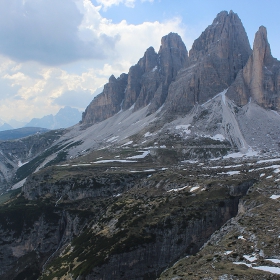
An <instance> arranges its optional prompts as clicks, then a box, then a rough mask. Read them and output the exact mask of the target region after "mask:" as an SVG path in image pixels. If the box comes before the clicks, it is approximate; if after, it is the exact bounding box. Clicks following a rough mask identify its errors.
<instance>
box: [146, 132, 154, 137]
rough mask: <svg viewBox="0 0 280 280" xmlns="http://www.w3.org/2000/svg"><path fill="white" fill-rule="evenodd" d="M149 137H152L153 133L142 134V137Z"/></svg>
mask: <svg viewBox="0 0 280 280" xmlns="http://www.w3.org/2000/svg"><path fill="white" fill-rule="evenodd" d="M149 136H153V133H150V132H146V133H145V134H144V137H149Z"/></svg>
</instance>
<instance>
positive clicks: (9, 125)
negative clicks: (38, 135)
mask: <svg viewBox="0 0 280 280" xmlns="http://www.w3.org/2000/svg"><path fill="white" fill-rule="evenodd" d="M81 119H82V112H80V111H79V110H78V109H75V108H71V107H69V106H66V107H64V108H62V109H60V110H59V111H58V113H57V114H56V115H52V114H51V115H47V116H44V117H42V118H33V119H32V120H31V121H30V122H28V123H26V122H21V121H17V120H14V119H12V120H9V121H7V122H6V121H4V120H1V119H0V131H6V130H12V129H17V128H22V127H35V128H36V129H38V128H40V127H42V128H46V129H59V128H66V127H70V126H72V125H74V124H76V123H78V122H79V121H80V120H81ZM17 138H18V137H17ZM0 139H2V138H0ZM9 139H10V138H9Z"/></svg>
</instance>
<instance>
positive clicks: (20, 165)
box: [18, 160, 29, 167]
mask: <svg viewBox="0 0 280 280" xmlns="http://www.w3.org/2000/svg"><path fill="white" fill-rule="evenodd" d="M28 162H29V161H26V162H23V163H22V162H21V161H20V160H19V161H18V167H22V166H23V165H25V164H26V163H28Z"/></svg>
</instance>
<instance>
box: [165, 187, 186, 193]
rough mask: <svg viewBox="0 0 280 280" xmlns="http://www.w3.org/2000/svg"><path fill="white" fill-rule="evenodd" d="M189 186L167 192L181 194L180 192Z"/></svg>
mask: <svg viewBox="0 0 280 280" xmlns="http://www.w3.org/2000/svg"><path fill="white" fill-rule="evenodd" d="M188 187H189V186H185V187H182V188H178V189H171V190H168V191H167V192H179V191H182V190H184V189H186V188H188Z"/></svg>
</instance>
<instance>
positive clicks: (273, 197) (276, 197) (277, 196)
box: [270, 194, 280, 199]
mask: <svg viewBox="0 0 280 280" xmlns="http://www.w3.org/2000/svg"><path fill="white" fill-rule="evenodd" d="M279 197H280V195H276V194H273V195H272V196H271V197H270V198H271V199H278V198H279Z"/></svg>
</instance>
